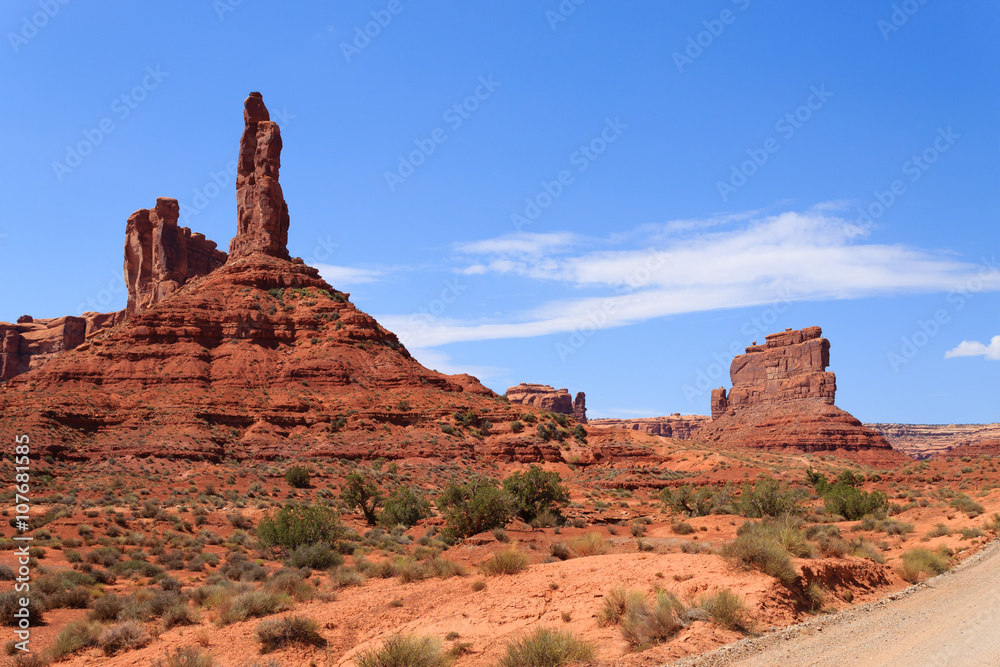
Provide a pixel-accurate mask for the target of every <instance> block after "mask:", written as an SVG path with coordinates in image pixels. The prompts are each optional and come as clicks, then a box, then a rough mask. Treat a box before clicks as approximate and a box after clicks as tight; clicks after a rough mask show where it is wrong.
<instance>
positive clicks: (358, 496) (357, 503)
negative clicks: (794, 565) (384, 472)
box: [340, 470, 385, 526]
mask: <svg viewBox="0 0 1000 667" xmlns="http://www.w3.org/2000/svg"><path fill="white" fill-rule="evenodd" d="M340 499H341V500H343V501H344V504H345V505H347V506H348V507H350V508H351V509H357V510H361V514H362V515H364V517H365V521H367V522H368V525H369V526H374V525H375V524H376V523H377V522H378V508H379V507H381V505H382V503H383V502H384V501H385V497H384V496H383V495H382V493H381V490H380V489H379V485H378V482H377V480H376V479H375V476H374V475H373V474H372V473H371V472H369V471H366V470H363V471H361V472H352V473H348V475H347V479H346V480H345V482H344V488H343V490H342V491H341V492H340Z"/></svg>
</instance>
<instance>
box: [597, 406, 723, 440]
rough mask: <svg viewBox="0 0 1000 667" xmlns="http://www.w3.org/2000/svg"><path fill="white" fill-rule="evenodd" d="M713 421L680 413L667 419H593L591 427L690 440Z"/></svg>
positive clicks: (703, 416)
mask: <svg viewBox="0 0 1000 667" xmlns="http://www.w3.org/2000/svg"><path fill="white" fill-rule="evenodd" d="M710 421H712V419H711V417H707V416H705V415H682V414H680V413H679V412H677V413H674V414H672V415H668V416H666V417H642V418H638V419H591V420H590V425H591V426H594V427H597V428H624V429H628V430H631V431H642V432H643V433H649V434H650V435H659V436H662V437H664V438H677V439H678V440H688V439H690V438H692V437H694V436H695V434H696V433H697V432H698V430H699V429H700V428H701V427H702V426H704V425H705V424H707V423H709V422H710Z"/></svg>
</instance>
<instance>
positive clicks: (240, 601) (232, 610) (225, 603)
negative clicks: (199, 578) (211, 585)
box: [215, 590, 291, 625]
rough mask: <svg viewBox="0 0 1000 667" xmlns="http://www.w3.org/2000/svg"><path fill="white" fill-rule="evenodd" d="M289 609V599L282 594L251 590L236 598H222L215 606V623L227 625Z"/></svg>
mask: <svg viewBox="0 0 1000 667" xmlns="http://www.w3.org/2000/svg"><path fill="white" fill-rule="evenodd" d="M290 607H291V599H290V598H289V597H288V595H285V594H284V593H273V592H269V591H262V590H253V591H247V592H246V593H241V594H239V595H236V596H223V597H221V598H220V599H219V601H218V603H217V606H216V612H217V616H216V621H215V622H216V623H217V624H218V625H229V624H230V623H236V622H238V621H245V620H247V619H248V618H259V617H261V616H269V615H271V614H276V613H278V612H279V611H284V610H286V609H289V608H290Z"/></svg>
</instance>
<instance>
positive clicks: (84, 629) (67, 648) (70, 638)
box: [49, 620, 101, 660]
mask: <svg viewBox="0 0 1000 667" xmlns="http://www.w3.org/2000/svg"><path fill="white" fill-rule="evenodd" d="M100 635H101V624H100V623H94V622H91V621H85V620H80V621H73V622H72V623H69V624H67V625H66V627H65V628H63V629H62V630H61V631H60V632H59V634H58V635H56V639H55V642H53V644H52V646H51V647H50V648H49V655H51V656H52V659H53V660H62V659H63V658H65V657H66V656H68V655H70V654H71V653H76V652H77V651H79V650H81V649H85V648H90V647H91V646H97V641H98V638H99V637H100Z"/></svg>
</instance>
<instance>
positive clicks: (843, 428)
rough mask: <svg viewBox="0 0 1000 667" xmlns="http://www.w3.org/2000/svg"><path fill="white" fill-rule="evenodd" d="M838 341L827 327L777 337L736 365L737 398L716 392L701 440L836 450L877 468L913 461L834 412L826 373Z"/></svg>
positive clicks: (832, 382)
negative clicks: (833, 343)
mask: <svg viewBox="0 0 1000 667" xmlns="http://www.w3.org/2000/svg"><path fill="white" fill-rule="evenodd" d="M829 363H830V342H829V341H828V340H826V339H825V338H823V337H822V331H821V330H820V328H819V327H808V328H805V329H802V330H801V331H799V330H791V329H788V330H785V331H783V332H781V333H777V334H770V335H768V336H767V342H766V343H765V344H764V345H757V344H754V345H751V346H750V347H748V348H746V354H743V355H740V356H738V357H736V358H735V359H733V362H732V365H731V366H730V371H729V374H730V378H731V380H732V383H733V387H732V389H731V390H730V391H729V392H726V390H725V389H717V390H715V391H713V392H712V421H711V422H710V423H708V424H706V425H704V426H703V427H702V428H701V429H700V430H699V431H698V432H697V433H696V434H695V439H697V440H702V441H705V442H712V443H716V444H721V445H725V446H734V447H751V448H761V449H794V450H801V451H808V452H835V453H838V454H841V455H845V456H847V457H849V458H853V459H856V460H862V461H864V462H866V463H868V464H871V465H886V466H891V465H896V464H898V463H900V462H902V461H905V460H907V459H906V457H904V456H903V455H902V454H899V453H898V452H895V451H894V450H893V449H892V447H891V446H890V445H889V443H888V442H887V441H886V439H885V438H884V437H883V436H882V435H881V434H880V433H878V432H877V431H874V430H872V429H869V428H866V427H865V426H864V425H863V424H862V423H861V422H860V421H859V420H858V419H856V418H855V417H854V416H852V415H850V414H849V413H847V412H845V411H843V410H841V409H840V408H838V407H836V406H834V397H835V393H836V388H837V383H836V378H835V376H834V374H833V373H831V372H828V371H827V370H826V367H827V366H828V365H829Z"/></svg>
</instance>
